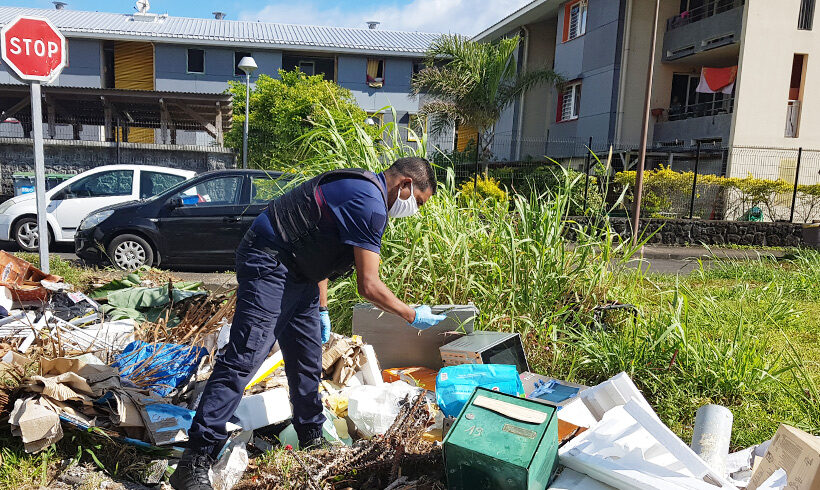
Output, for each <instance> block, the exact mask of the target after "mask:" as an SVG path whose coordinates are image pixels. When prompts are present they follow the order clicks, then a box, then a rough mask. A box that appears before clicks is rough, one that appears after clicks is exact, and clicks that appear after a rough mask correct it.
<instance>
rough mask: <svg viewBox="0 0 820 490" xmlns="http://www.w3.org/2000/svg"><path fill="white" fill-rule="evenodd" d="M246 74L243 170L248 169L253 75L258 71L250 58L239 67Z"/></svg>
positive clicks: (245, 58) (241, 62)
mask: <svg viewBox="0 0 820 490" xmlns="http://www.w3.org/2000/svg"><path fill="white" fill-rule="evenodd" d="M237 66H238V67H239V69H240V70H242V71H244V72H245V130H244V131H243V132H242V168H248V120H249V119H250V106H251V73H253V72H255V71H256V68H257V66H256V61H254V59H253V58H252V57H250V56H245V57H244V58H242V59H241V60H239V65H237Z"/></svg>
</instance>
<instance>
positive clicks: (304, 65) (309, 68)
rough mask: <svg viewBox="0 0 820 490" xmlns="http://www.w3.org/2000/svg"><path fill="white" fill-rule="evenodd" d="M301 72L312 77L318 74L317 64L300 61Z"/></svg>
mask: <svg viewBox="0 0 820 490" xmlns="http://www.w3.org/2000/svg"><path fill="white" fill-rule="evenodd" d="M299 71H301V72H302V73H304V74H305V75H307V76H309V77H312V76H313V75H315V74H316V63H314V62H313V61H299Z"/></svg>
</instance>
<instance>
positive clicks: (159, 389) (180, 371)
mask: <svg viewBox="0 0 820 490" xmlns="http://www.w3.org/2000/svg"><path fill="white" fill-rule="evenodd" d="M207 354H208V351H207V349H205V348H204V347H193V346H190V345H180V344H165V343H161V342H158V343H155V344H149V343H146V342H143V341H141V340H135V341H134V342H131V343H130V344H128V345H127V346H125V349H123V351H122V353H121V354H120V355H119V356H117V359H116V360H115V361H114V363H113V364H111V366H112V367H115V368H117V369H119V370H120V376H122V377H123V378H125V379H129V380H131V381H132V382H134V383H135V384H137V385H139V386H140V387H142V388H147V389H149V390H151V391H153V392H155V393H156V394H157V395H159V396H162V397H167V396H168V395H170V394H171V392H172V391H174V390H175V389H176V388H178V387H180V386H181V385H183V384H185V383H186V382H187V381H188V380H189V379H190V378H191V376H192V375H193V374H194V373H196V370H197V368H198V367H199V361H200V360H202V358H203V357H205V356H206V355H207Z"/></svg>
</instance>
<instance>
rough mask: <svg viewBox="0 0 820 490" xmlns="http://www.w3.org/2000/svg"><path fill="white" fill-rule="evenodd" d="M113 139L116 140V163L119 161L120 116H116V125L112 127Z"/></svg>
mask: <svg viewBox="0 0 820 490" xmlns="http://www.w3.org/2000/svg"><path fill="white" fill-rule="evenodd" d="M114 141H116V142H117V165H119V164H120V163H121V162H120V116H117V127H116V128H114Z"/></svg>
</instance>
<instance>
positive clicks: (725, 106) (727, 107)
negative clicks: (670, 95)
mask: <svg viewBox="0 0 820 490" xmlns="http://www.w3.org/2000/svg"><path fill="white" fill-rule="evenodd" d="M734 108H735V99H734V97H730V98H725V99H721V100H715V101H712V102H702V103H700V104H690V105H687V106H673V107H670V108H669V110H668V111H667V120H669V121H681V120H683V119H692V118H695V117H707V116H716V115H718V114H731V113H732V112H733V111H734Z"/></svg>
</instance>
